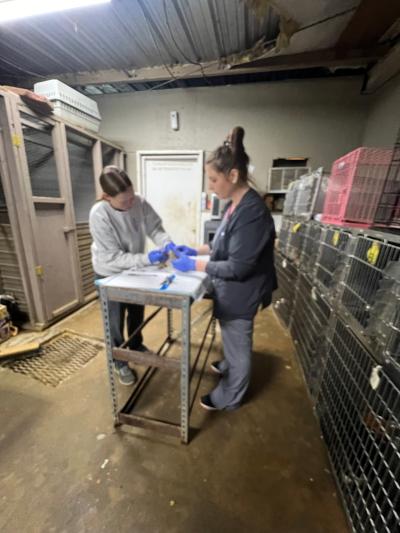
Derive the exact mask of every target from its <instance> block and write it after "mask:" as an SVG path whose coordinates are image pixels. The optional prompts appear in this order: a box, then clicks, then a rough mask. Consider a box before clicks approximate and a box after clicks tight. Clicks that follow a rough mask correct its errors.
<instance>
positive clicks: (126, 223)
mask: <svg viewBox="0 0 400 533" xmlns="http://www.w3.org/2000/svg"><path fill="white" fill-rule="evenodd" d="M89 227H90V233H91V235H92V239H93V243H92V247H91V250H92V263H93V269H94V271H95V273H96V274H98V275H100V276H111V275H112V274H118V273H119V272H122V271H123V270H128V269H135V268H142V267H144V266H147V265H149V264H150V261H149V259H148V257H147V254H146V253H144V250H145V244H146V237H149V238H150V239H151V240H152V241H153V242H154V244H155V245H156V246H157V247H159V248H161V247H163V246H165V245H166V244H168V243H169V242H170V241H171V238H170V237H169V235H168V234H167V233H166V232H165V230H164V228H163V226H162V221H161V218H160V217H159V216H158V215H157V213H156V212H155V211H154V209H153V208H152V207H151V205H150V204H149V203H148V202H147V201H146V200H145V199H144V198H142V197H141V196H139V195H135V202H134V204H133V206H132V207H131V208H130V209H128V210H127V211H118V210H117V209H114V208H113V207H111V205H110V204H109V203H108V202H106V201H105V200H102V201H100V202H97V203H96V204H95V205H94V206H93V207H92V209H91V210H90V214H89Z"/></svg>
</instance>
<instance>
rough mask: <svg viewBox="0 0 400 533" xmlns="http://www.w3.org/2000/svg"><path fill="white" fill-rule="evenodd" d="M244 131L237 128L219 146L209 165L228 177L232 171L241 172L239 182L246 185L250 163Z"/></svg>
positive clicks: (208, 161)
mask: <svg viewBox="0 0 400 533" xmlns="http://www.w3.org/2000/svg"><path fill="white" fill-rule="evenodd" d="M243 139H244V129H243V128H242V127H240V126H236V128H233V130H232V131H231V132H230V133H229V135H228V137H227V139H226V141H225V142H224V144H223V145H222V146H219V147H218V148H217V149H216V150H214V152H213V153H212V154H211V155H210V157H209V158H208V159H207V164H208V165H211V166H213V167H214V168H215V170H216V171H217V172H222V173H223V174H225V175H228V174H229V172H230V171H231V170H232V169H234V168H235V169H237V171H238V172H239V180H240V181H242V182H244V183H246V182H247V181H248V179H249V170H248V167H249V161H250V158H249V156H248V155H247V154H246V150H245V149H244V145H243Z"/></svg>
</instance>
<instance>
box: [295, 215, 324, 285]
mask: <svg viewBox="0 0 400 533" xmlns="http://www.w3.org/2000/svg"><path fill="white" fill-rule="evenodd" d="M321 236H322V226H321V224H319V223H318V222H314V221H310V222H308V223H307V225H306V226H305V231H304V233H303V247H302V250H301V258H300V264H299V268H300V270H301V272H303V273H304V274H305V275H306V276H307V277H308V278H310V279H313V278H314V274H315V268H316V260H317V257H318V253H319V249H320V246H321Z"/></svg>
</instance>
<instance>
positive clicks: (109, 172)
mask: <svg viewBox="0 0 400 533" xmlns="http://www.w3.org/2000/svg"><path fill="white" fill-rule="evenodd" d="M100 185H101V188H102V189H103V192H105V193H106V194H108V195H109V196H117V194H119V193H121V192H125V191H126V190H128V189H129V188H130V187H132V182H131V180H130V178H129V176H128V174H127V173H126V172H125V171H124V170H122V169H120V168H118V167H116V166H115V165H108V166H107V167H104V168H103V171H102V173H101V174H100Z"/></svg>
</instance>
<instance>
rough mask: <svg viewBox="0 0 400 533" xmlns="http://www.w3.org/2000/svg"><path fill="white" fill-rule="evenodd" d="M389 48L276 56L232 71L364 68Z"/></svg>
mask: <svg viewBox="0 0 400 533" xmlns="http://www.w3.org/2000/svg"><path fill="white" fill-rule="evenodd" d="M388 49H389V47H388V46H384V45H380V46H374V47H372V48H368V49H351V50H337V49H336V48H329V49H326V50H313V51H311V52H301V53H300V54H290V55H274V56H269V57H263V58H260V59H256V60H254V61H249V62H248V63H244V64H240V65H235V66H233V67H232V70H239V69H246V71H247V72H248V70H247V69H255V68H260V69H261V68H268V69H270V70H273V69H278V70H282V69H286V68H287V69H288V70H290V69H297V68H312V67H337V66H340V65H343V66H346V65H354V66H364V65H367V64H368V63H371V62H372V61H376V60H377V59H379V58H380V57H382V56H383V55H384V54H385V53H386V52H387V51H388Z"/></svg>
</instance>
